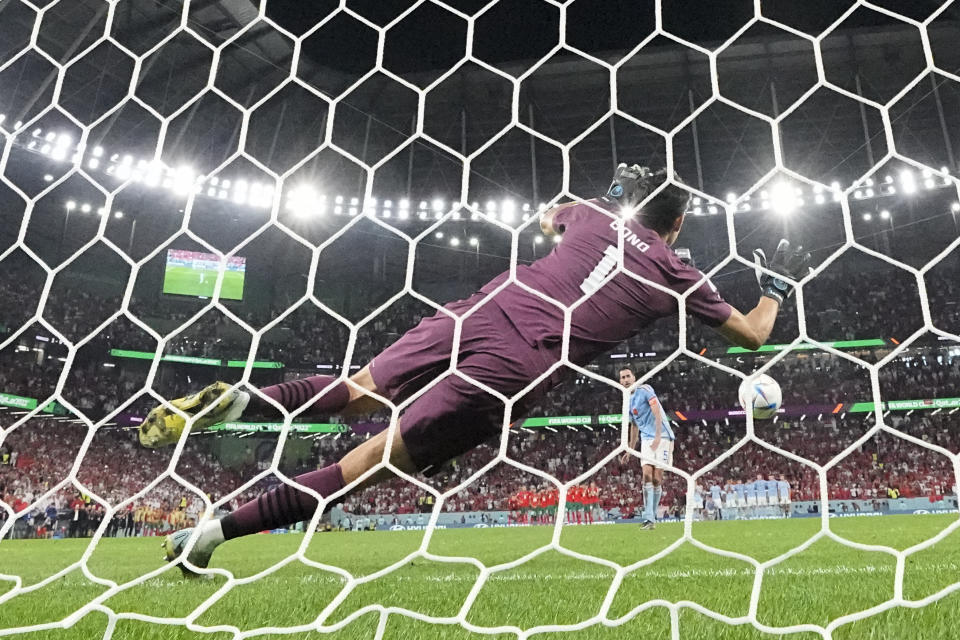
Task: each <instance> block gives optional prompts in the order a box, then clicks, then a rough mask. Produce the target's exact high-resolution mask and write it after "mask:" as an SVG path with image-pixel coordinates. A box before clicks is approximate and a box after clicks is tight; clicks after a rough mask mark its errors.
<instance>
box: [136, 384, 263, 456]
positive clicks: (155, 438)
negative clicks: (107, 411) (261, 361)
mask: <svg viewBox="0 0 960 640" xmlns="http://www.w3.org/2000/svg"><path fill="white" fill-rule="evenodd" d="M229 389H230V385H228V384H227V383H225V382H214V383H213V384H211V385H210V386H208V387H206V388H205V389H203V390H202V391H200V392H198V393H194V394H192V395H189V396H187V397H186V398H177V399H176V400H171V401H170V404H172V405H173V406H175V407H176V408H177V409H179V410H180V411H183V412H184V413H186V414H187V415H189V416H193V415H196V414H197V413H199V412H200V411H201V410H203V409H204V408H206V407H207V405H209V404H213V403H214V402H216V403H217V404H216V407H214V409H213V410H211V411H209V412H208V413H206V414H204V415H203V416H201V417H199V418H197V419H196V420H195V421H194V423H193V428H194V429H196V430H198V431H199V430H203V429H207V428H209V427H212V426H213V425H215V424H220V423H221V422H230V421H231V420H236V419H238V418H239V417H240V415H241V414H242V413H243V410H244V409H246V408H247V404H248V403H249V402H250V394H249V393H247V392H245V391H229ZM186 426H187V421H186V420H185V419H184V418H183V417H182V416H180V415H178V414H177V413H176V412H174V411H171V410H169V409H167V407H166V406H164V405H160V406H159V407H156V408H154V409H153V410H152V411H150V413H149V414H147V418H146V420H144V421H143V424H141V425H140V444H142V445H143V446H145V447H147V448H148V449H156V448H157V447H165V446H167V445H171V444H175V443H176V442H177V440H179V439H180V435H181V434H182V433H183V429H184V427H186Z"/></svg>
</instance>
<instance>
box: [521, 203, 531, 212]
mask: <svg viewBox="0 0 960 640" xmlns="http://www.w3.org/2000/svg"><path fill="white" fill-rule="evenodd" d="M522 208H523V210H524V211H530V203H529V202H524V203H523V207H522Z"/></svg>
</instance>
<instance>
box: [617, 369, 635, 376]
mask: <svg viewBox="0 0 960 640" xmlns="http://www.w3.org/2000/svg"><path fill="white" fill-rule="evenodd" d="M624 371H629V372H630V373H632V374H633V375H637V374H636V373H635V372H634V370H633V367H620V368H619V369H617V373H618V374H619V373H623V372H624Z"/></svg>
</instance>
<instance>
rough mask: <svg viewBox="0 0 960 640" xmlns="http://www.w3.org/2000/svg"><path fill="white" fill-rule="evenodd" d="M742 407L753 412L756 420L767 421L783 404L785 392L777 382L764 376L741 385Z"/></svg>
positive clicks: (745, 381)
mask: <svg viewBox="0 0 960 640" xmlns="http://www.w3.org/2000/svg"><path fill="white" fill-rule="evenodd" d="M739 395H740V406H741V407H743V408H744V410H745V411H751V410H752V411H753V417H754V419H755V420H766V419H767V418H772V417H773V416H774V415H776V413H777V411H778V410H779V409H780V404H781V403H782V402H783V392H782V391H780V385H779V384H777V381H776V380H774V379H773V378H771V377H770V376H768V375H767V374H763V375H760V376H758V377H757V378H756V379H754V380H753V381H750V380H744V381H743V383H742V384H741V385H740V394H739Z"/></svg>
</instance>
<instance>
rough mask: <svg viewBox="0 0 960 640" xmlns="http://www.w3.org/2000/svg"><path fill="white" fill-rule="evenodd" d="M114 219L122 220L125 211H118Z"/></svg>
mask: <svg viewBox="0 0 960 640" xmlns="http://www.w3.org/2000/svg"><path fill="white" fill-rule="evenodd" d="M113 217H114V218H117V219H118V220H119V219H120V218H122V217H123V211H117V212H116V213H114V214H113Z"/></svg>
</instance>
